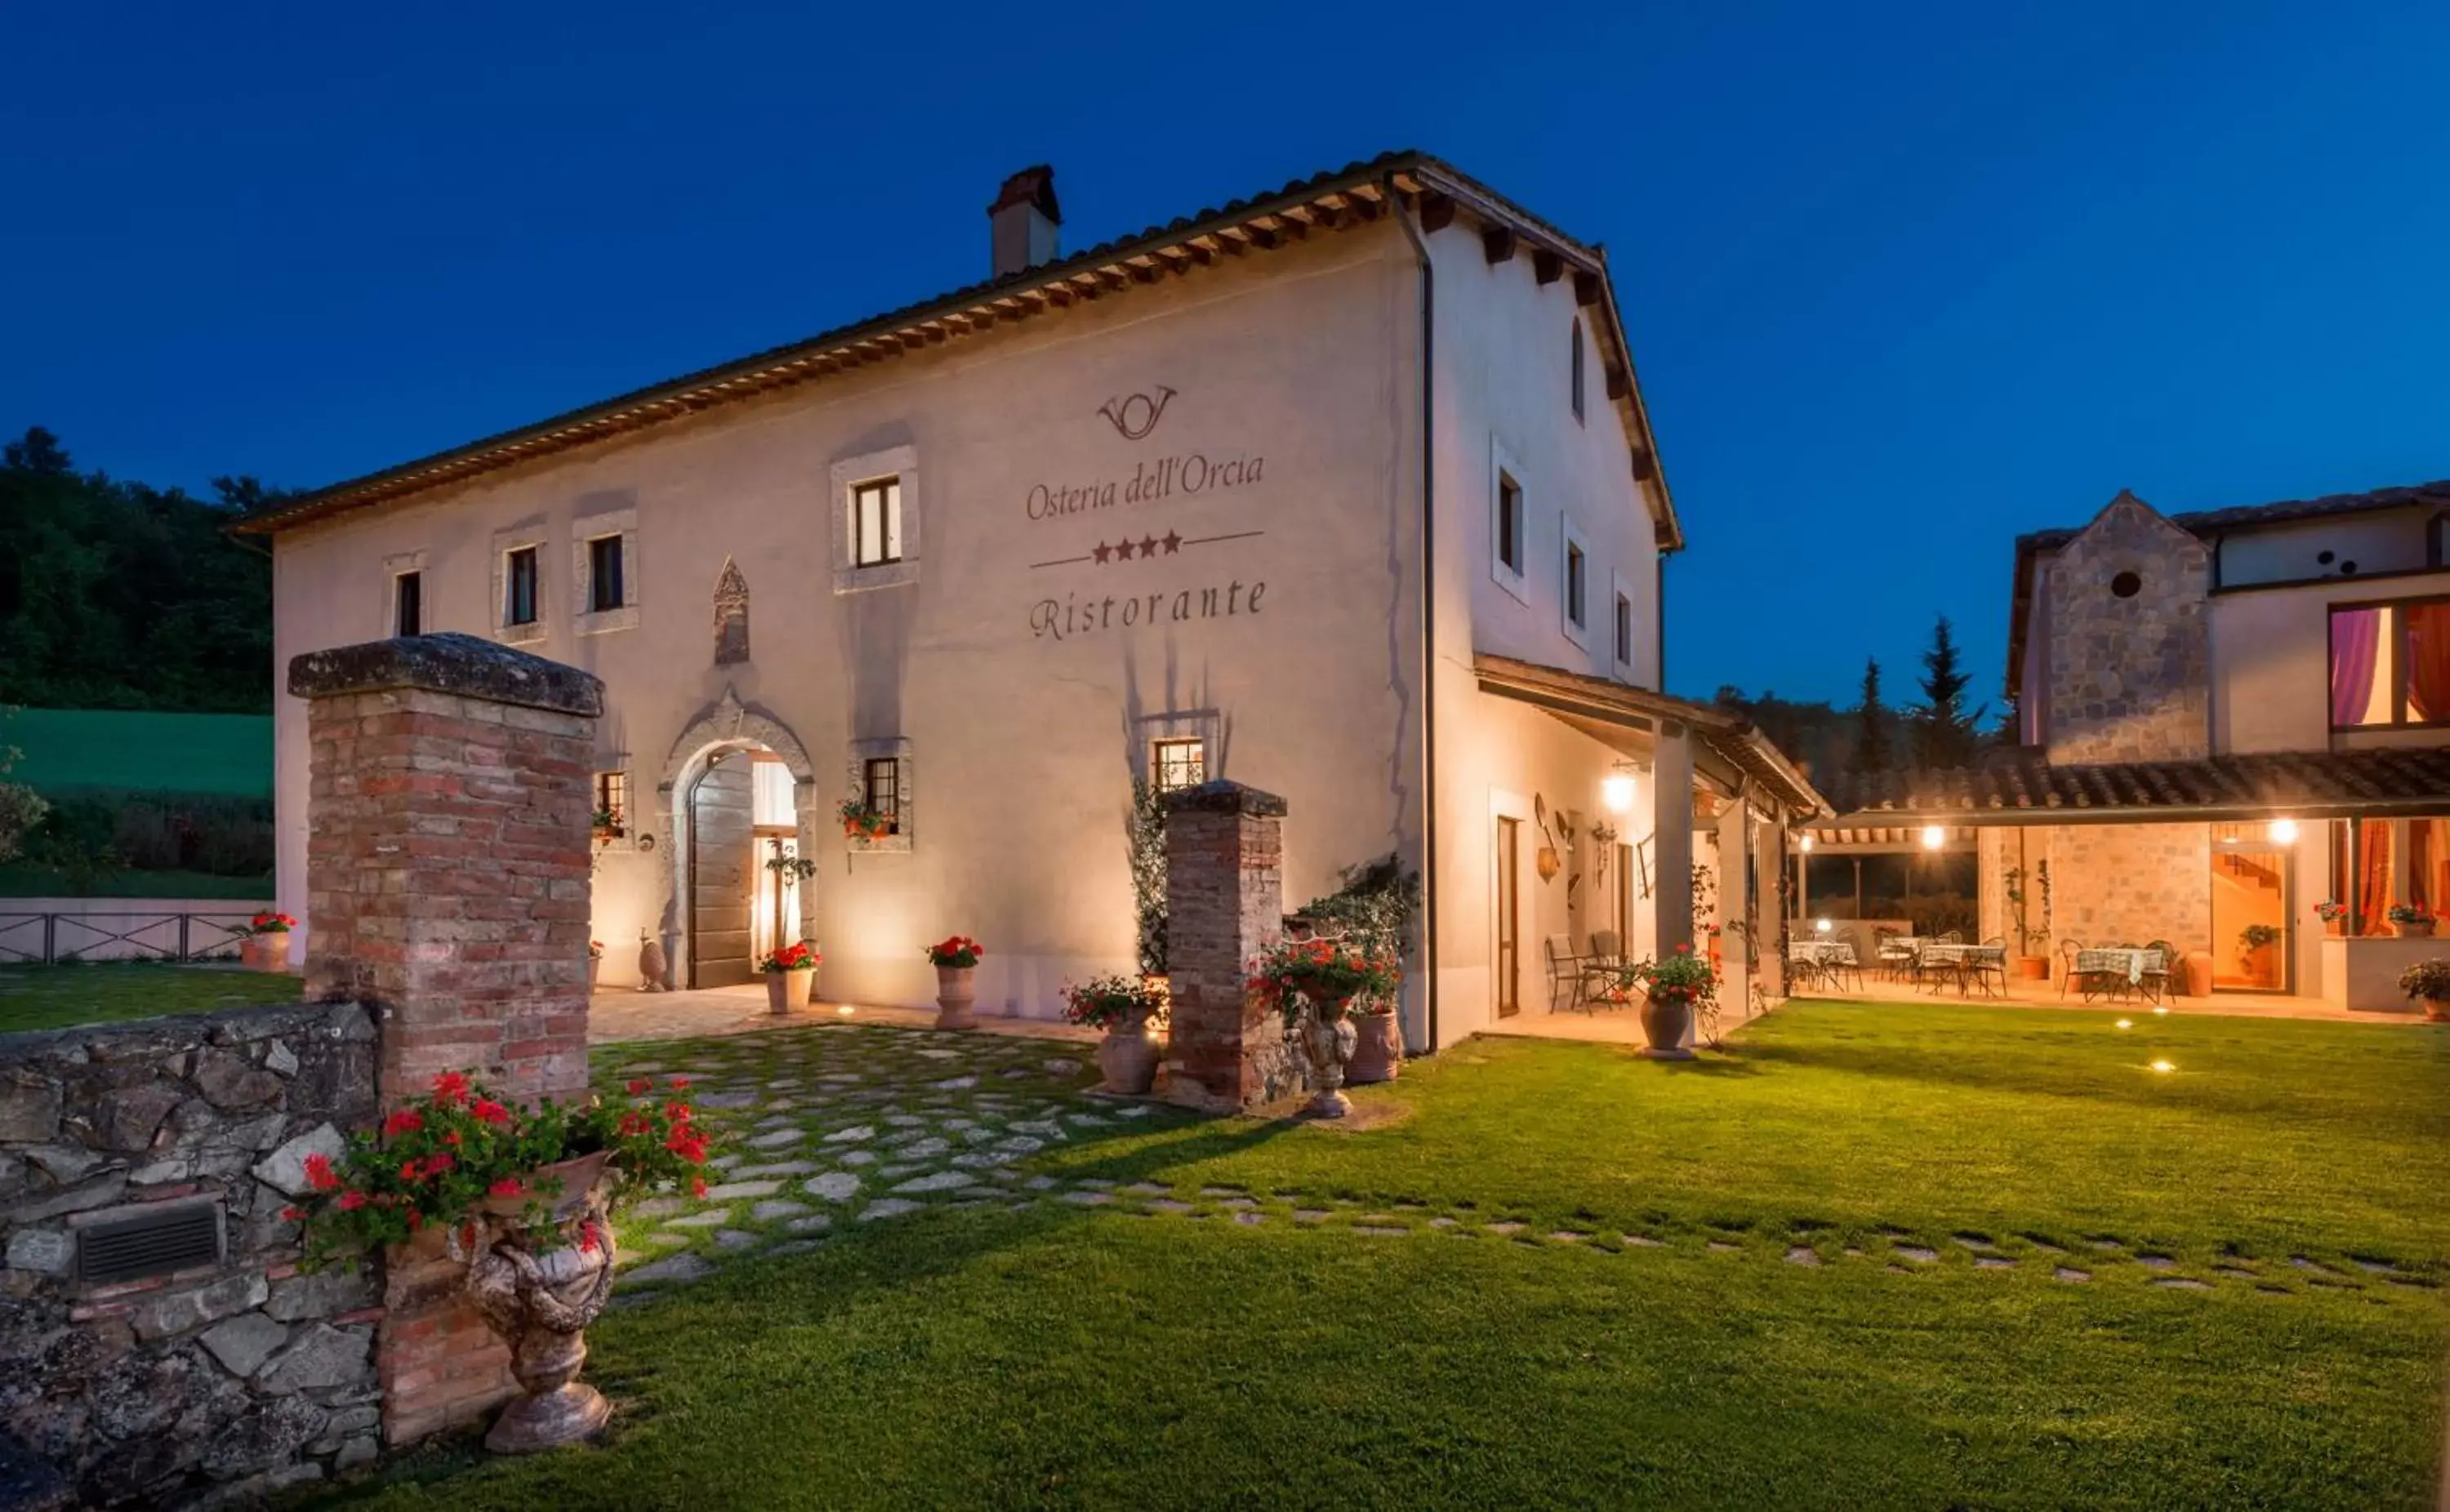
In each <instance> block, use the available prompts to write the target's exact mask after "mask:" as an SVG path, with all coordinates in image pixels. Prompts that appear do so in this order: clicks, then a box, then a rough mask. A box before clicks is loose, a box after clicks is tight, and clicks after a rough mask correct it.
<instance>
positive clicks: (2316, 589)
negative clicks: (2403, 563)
mask: <svg viewBox="0 0 2450 1512" xmlns="http://www.w3.org/2000/svg"><path fill="white" fill-rule="evenodd" d="M2439 593H2450V572H2419V573H2415V574H2412V575H2409V576H2405V577H2397V578H2392V579H2390V580H2389V581H2387V582H2374V583H2363V582H2357V581H2354V580H2352V579H2347V578H2333V579H2329V580H2327V581H2324V582H2320V583H2308V584H2305V585H2304V586H2302V587H2295V588H2270V589H2258V590H2255V591H2251V592H2243V593H2218V594H2215V595H2213V597H2212V600H2211V645H2212V689H2213V691H2212V738H2213V744H2214V747H2215V748H2216V749H2217V750H2219V751H2221V752H2223V753H2225V754H2226V753H2232V752H2233V753H2238V754H2245V753H2248V752H2255V751H2304V750H2326V749H2331V748H2333V747H2335V746H2336V747H2338V748H2341V749H2349V748H2354V747H2355V746H2363V745H2383V744H2407V745H2419V746H2438V745H2440V743H2441V742H2440V732H2439V731H2434V730H2423V731H2388V730H2375V731H2363V732H2357V733H2346V732H2343V733H2342V734H2340V735H2338V736H2334V735H2333V734H2332V732H2331V708H2330V656H2331V620H2330V611H2331V610H2332V609H2333V608H2334V607H2335V606H2342V605H2348V604H2364V603H2373V602H2377V601H2382V600H2388V599H2397V598H2422V597H2425V596H2427V595H2431V594H2439Z"/></svg>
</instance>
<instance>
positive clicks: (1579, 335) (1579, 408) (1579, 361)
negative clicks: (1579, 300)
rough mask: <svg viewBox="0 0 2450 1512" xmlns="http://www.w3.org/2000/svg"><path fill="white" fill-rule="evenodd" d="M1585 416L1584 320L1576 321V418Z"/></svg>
mask: <svg viewBox="0 0 2450 1512" xmlns="http://www.w3.org/2000/svg"><path fill="white" fill-rule="evenodd" d="M1582 417H1583V322H1582V321H1580V320H1576V321H1575V322H1574V418H1576V419H1578V420H1579V419H1581V418H1582Z"/></svg>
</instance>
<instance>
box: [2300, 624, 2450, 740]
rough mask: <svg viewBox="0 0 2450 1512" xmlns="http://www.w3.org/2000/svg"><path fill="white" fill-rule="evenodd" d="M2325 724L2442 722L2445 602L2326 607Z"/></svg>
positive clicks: (2446, 667) (2448, 708)
mask: <svg viewBox="0 0 2450 1512" xmlns="http://www.w3.org/2000/svg"><path fill="white" fill-rule="evenodd" d="M2330 703H2331V727H2332V728H2333V729H2376V728H2387V727H2391V726H2395V725H2398V726H2425V725H2450V599H2442V598H2430V599H2411V600H2408V601H2406V602H2403V603H2394V604H2348V605H2341V606H2338V607H2335V608H2334V609H2333V610H2332V611H2331V667H2330Z"/></svg>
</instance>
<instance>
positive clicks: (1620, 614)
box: [1616, 593, 1633, 666]
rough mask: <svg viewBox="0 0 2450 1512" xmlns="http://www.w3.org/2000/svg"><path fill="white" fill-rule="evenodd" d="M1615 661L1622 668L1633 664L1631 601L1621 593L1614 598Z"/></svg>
mask: <svg viewBox="0 0 2450 1512" xmlns="http://www.w3.org/2000/svg"><path fill="white" fill-rule="evenodd" d="M1616 659H1617V662H1618V663H1619V664H1620V665H1622V666H1631V665H1632V663H1633V600H1631V599H1629V598H1627V597H1625V596H1624V594H1623V593H1619V594H1618V595H1617V596H1616Z"/></svg>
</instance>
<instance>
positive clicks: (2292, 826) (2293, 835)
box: [2271, 819, 2297, 845]
mask: <svg viewBox="0 0 2450 1512" xmlns="http://www.w3.org/2000/svg"><path fill="white" fill-rule="evenodd" d="M2271 843H2273V844H2275V845H2294V844H2295V843H2297V821H2295V820H2293V819H2275V820H2273V821H2272V822H2271Z"/></svg>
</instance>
